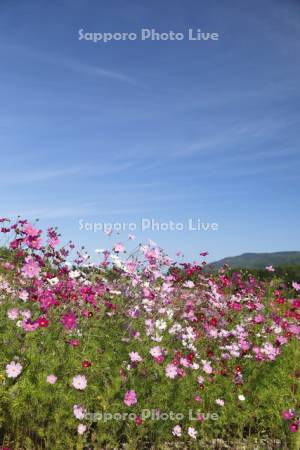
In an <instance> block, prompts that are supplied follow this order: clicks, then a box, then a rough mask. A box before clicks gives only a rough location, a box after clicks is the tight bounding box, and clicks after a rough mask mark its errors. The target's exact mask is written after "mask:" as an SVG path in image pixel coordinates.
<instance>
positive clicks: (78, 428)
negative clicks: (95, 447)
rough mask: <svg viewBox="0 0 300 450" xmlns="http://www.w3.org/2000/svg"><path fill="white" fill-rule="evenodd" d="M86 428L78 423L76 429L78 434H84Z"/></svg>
mask: <svg viewBox="0 0 300 450" xmlns="http://www.w3.org/2000/svg"><path fill="white" fill-rule="evenodd" d="M86 429H87V426H86V425H84V424H83V423H80V424H79V425H78V427H77V431H78V433H79V434H84V433H85V432H86Z"/></svg>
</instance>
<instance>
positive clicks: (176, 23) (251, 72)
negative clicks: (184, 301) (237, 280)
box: [0, 0, 300, 260]
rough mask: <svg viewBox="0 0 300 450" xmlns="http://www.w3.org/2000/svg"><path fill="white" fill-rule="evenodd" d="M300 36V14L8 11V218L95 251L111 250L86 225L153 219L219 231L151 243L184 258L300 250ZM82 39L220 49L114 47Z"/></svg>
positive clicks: (2, 108)
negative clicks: (89, 35) (131, 36)
mask: <svg viewBox="0 0 300 450" xmlns="http://www.w3.org/2000/svg"><path fill="white" fill-rule="evenodd" d="M299 24H300V4H299V2H298V1H296V0H287V1H285V2H282V1H279V0H272V1H271V0H251V1H250V0H249V1H243V2H241V1H240V0H239V1H238V0H236V1H234V0H224V1H222V2H220V1H219V0H218V1H217V0H210V1H208V0H207V1H196V0H193V1H191V0H187V1H185V2H183V1H182V0H172V1H170V0H166V1H164V2H162V1H158V0H153V1H151V2H149V1H141V0H136V1H128V2H124V1H116V0H112V1H110V2H105V1H103V0H89V1H87V0H85V1H84V0H76V1H74V0H53V1H51V2H49V1H46V0H44V1H38V0H35V1H33V0H27V1H26V2H18V1H16V0H2V1H1V5H0V58H1V71H0V152H1V169H2V170H1V178H0V187H1V214H2V215H6V216H7V215H8V216H10V217H13V216H15V215H16V214H21V215H22V216H25V217H29V218H30V219H32V218H37V217H38V218H40V220H41V224H42V226H43V227H45V226H48V225H57V226H59V228H60V230H61V231H62V233H63V235H64V237H65V238H66V239H69V238H71V239H73V240H74V241H75V242H76V243H78V244H80V245H81V244H83V245H86V246H87V248H88V249H90V250H92V249H93V248H95V247H107V246H109V245H110V243H109V240H108V239H109V238H107V237H106V236H104V235H103V234H102V233H92V232H83V231H80V230H79V220H80V219H82V220H84V221H85V222H126V223H128V222H137V223H138V224H139V223H140V220H141V218H145V217H146V218H153V219H155V220H157V221H160V222H162V221H169V220H172V221H174V222H183V223H184V224H185V223H186V221H187V219H188V218H192V219H194V220H196V219H198V218H199V219H200V220H201V221H203V222H216V223H218V225H219V230H218V231H206V232H204V231H201V232H195V231H189V230H188V229H185V230H184V231H181V232H143V233H141V232H140V230H139V229H138V231H137V232H136V233H135V234H136V235H137V241H138V242H139V241H145V240H147V238H152V239H154V240H155V241H157V242H158V243H159V244H160V245H162V246H164V247H165V248H166V249H167V250H168V252H169V253H170V254H171V255H173V254H174V252H175V251H176V250H182V251H183V252H184V253H185V255H186V256H187V257H188V258H196V257H197V254H198V253H199V251H200V250H203V249H205V250H208V251H209V252H210V259H211V260H215V259H218V258H221V257H223V256H228V255H235V254H239V253H242V252H246V251H280V250H299V244H298V242H299V240H298V238H299V221H300V220H299V219H300V208H299V178H300V176H299V173H300V172H299V169H300V149H299V135H300V126H299V122H300V108H299V106H300V82H299V79H300V64H299V50H300V26H299ZM81 28H83V29H84V30H85V31H91V32H134V33H139V32H140V30H141V29H142V28H155V29H156V30H157V31H160V32H168V31H169V30H174V31H177V32H183V33H187V30H188V28H193V29H197V28H200V29H201V30H202V31H205V32H217V33H219V34H220V39H219V40H218V41H208V42H197V41H196V42H194V41H189V40H188V39H184V40H182V41H150V40H149V41H141V40H139V39H137V40H136V41H119V42H117V41H115V42H110V43H106V44H104V43H103V42H98V43H92V42H88V41H79V39H78V30H79V29H81ZM186 228H187V227H186ZM126 236H127V233H124V234H123V235H122V236H121V237H126Z"/></svg>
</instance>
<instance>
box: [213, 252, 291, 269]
mask: <svg viewBox="0 0 300 450" xmlns="http://www.w3.org/2000/svg"><path fill="white" fill-rule="evenodd" d="M224 264H228V265H229V266H230V267H232V268H244V269H264V268H265V267H266V266H269V265H272V266H274V267H279V266H280V267H282V266H293V265H300V252H276V253H243V254H242V255H238V256H228V257H227V258H223V259H220V260H219V261H215V262H213V263H211V264H210V266H211V267H212V268H214V269H218V268H220V267H222V266H224Z"/></svg>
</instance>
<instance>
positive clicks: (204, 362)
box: [202, 361, 213, 374]
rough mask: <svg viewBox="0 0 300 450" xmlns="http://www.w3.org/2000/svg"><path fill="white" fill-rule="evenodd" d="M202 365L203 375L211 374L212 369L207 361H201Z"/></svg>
mask: <svg viewBox="0 0 300 450" xmlns="http://www.w3.org/2000/svg"><path fill="white" fill-rule="evenodd" d="M202 364H203V370H204V372H205V373H208V374H211V373H212V371H213V370H212V367H211V365H210V362H209V361H202Z"/></svg>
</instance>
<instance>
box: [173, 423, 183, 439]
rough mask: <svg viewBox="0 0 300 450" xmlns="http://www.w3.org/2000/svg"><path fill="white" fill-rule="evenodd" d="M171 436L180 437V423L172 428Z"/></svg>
mask: <svg viewBox="0 0 300 450" xmlns="http://www.w3.org/2000/svg"><path fill="white" fill-rule="evenodd" d="M172 434H173V436H176V437H180V436H181V435H182V430H181V426H180V425H175V427H174V428H173V430H172Z"/></svg>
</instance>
